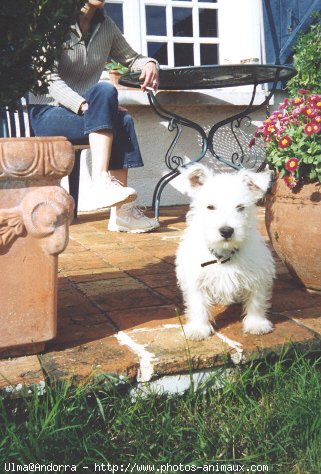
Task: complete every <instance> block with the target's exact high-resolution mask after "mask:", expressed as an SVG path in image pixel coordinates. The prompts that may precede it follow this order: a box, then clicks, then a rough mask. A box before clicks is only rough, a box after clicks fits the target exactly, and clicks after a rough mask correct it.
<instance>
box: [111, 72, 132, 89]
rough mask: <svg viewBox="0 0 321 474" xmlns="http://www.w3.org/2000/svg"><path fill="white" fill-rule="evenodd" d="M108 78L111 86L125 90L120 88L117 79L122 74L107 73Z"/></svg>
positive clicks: (123, 87)
mask: <svg viewBox="0 0 321 474" xmlns="http://www.w3.org/2000/svg"><path fill="white" fill-rule="evenodd" d="M108 76H109V79H110V82H111V83H112V84H113V86H115V87H117V89H127V87H125V86H121V85H120V84H119V79H120V78H121V76H122V74H120V73H119V72H117V71H113V70H111V71H108Z"/></svg>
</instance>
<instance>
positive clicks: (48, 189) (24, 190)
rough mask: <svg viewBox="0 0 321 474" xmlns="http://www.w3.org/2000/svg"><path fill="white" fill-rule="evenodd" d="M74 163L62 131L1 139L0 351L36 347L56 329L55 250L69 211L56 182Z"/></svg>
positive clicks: (62, 242) (61, 245)
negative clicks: (38, 135)
mask: <svg viewBox="0 0 321 474" xmlns="http://www.w3.org/2000/svg"><path fill="white" fill-rule="evenodd" d="M73 164H74V151H73V147H72V145H71V143H69V142H68V141H67V140H66V139H65V138H63V137H48V138H1V139H0V265H1V291H0V326H1V329H0V357H8V356H13V355H22V354H32V353H37V352H40V351H41V350H42V349H43V347H44V342H45V341H48V340H49V339H52V338H54V337H55V335H56V326H57V263H58V254H59V253H60V252H62V251H63V250H64V249H65V247H66V245H67V242H68V228H69V222H70V221H71V219H72V216H73V200H72V198H71V197H70V196H69V194H68V193H67V192H66V191H64V190H63V189H62V188H61V187H60V184H59V183H60V179H61V178H62V177H63V176H65V175H67V174H69V173H70V171H71V170H72V167H73Z"/></svg>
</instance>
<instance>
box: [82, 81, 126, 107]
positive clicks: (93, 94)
mask: <svg viewBox="0 0 321 474" xmlns="http://www.w3.org/2000/svg"><path fill="white" fill-rule="evenodd" d="M84 97H85V99H86V100H88V102H90V101H92V100H94V99H99V100H107V101H115V102H117V101H118V91H117V89H116V87H114V86H113V85H112V84H110V83H108V82H98V83H97V84H95V85H94V86H93V87H91V88H90V89H89V90H88V91H87V92H86V93H85V94H84Z"/></svg>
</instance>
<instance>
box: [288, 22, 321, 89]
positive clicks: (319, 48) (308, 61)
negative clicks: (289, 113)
mask: <svg viewBox="0 0 321 474" xmlns="http://www.w3.org/2000/svg"><path fill="white" fill-rule="evenodd" d="M315 17H316V18H315V19H316V21H320V20H321V16H320V15H315ZM293 52H294V55H293V66H294V68H295V69H296V71H297V75H296V76H294V77H293V78H292V79H291V80H290V81H289V82H288V83H287V89H288V92H289V95H290V96H291V97H294V96H295V95H296V93H297V90H298V89H309V90H310V91H311V92H312V93H315V94H320V93H321V23H314V24H313V25H312V26H311V27H310V29H309V31H308V32H307V33H301V34H299V35H298V39H297V42H296V44H295V46H294V48H293Z"/></svg>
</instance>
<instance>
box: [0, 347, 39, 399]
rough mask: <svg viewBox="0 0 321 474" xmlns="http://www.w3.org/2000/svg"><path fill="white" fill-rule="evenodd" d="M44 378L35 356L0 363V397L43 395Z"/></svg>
mask: <svg viewBox="0 0 321 474" xmlns="http://www.w3.org/2000/svg"><path fill="white" fill-rule="evenodd" d="M45 385H46V382H45V377H44V374H43V370H42V367H41V365H40V362H39V360H38V357H37V356H34V355H33V356H25V357H17V358H15V359H8V360H1V361H0V395H1V396H2V397H4V398H13V397H21V396H30V395H31V394H33V393H39V394H40V395H41V394H42V393H43V391H44V389H45Z"/></svg>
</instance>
